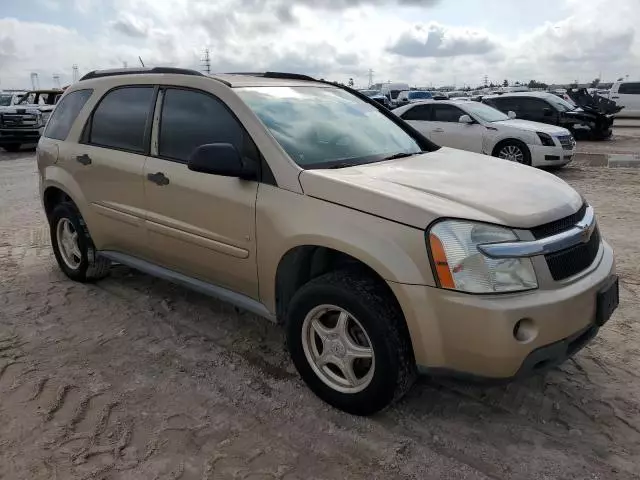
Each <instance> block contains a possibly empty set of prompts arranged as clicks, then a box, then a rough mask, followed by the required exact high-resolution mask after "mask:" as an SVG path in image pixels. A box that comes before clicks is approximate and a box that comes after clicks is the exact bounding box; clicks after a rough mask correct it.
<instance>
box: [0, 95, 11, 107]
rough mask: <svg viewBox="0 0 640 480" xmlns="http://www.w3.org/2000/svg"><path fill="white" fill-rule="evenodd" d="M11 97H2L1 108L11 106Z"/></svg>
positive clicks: (0, 96)
mask: <svg viewBox="0 0 640 480" xmlns="http://www.w3.org/2000/svg"><path fill="white" fill-rule="evenodd" d="M11 98H12V96H11V95H0V107H8V106H10V105H11Z"/></svg>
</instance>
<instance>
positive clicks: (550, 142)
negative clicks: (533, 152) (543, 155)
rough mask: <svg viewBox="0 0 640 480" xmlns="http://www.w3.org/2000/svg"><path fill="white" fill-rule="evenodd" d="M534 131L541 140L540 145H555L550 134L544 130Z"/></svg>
mask: <svg viewBox="0 0 640 480" xmlns="http://www.w3.org/2000/svg"><path fill="white" fill-rule="evenodd" d="M536 133H537V134H538V138H539V139H540V141H541V142H542V145H544V146H545V147H555V146H556V144H555V142H554V141H553V138H551V135H548V134H546V133H544V132H536Z"/></svg>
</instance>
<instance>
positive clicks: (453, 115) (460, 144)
mask: <svg viewBox="0 0 640 480" xmlns="http://www.w3.org/2000/svg"><path fill="white" fill-rule="evenodd" d="M463 115H467V114H466V112H464V111H463V110H462V109H460V108H458V107H456V106H455V105H449V104H436V105H433V114H432V122H431V140H433V141H434V142H435V143H437V144H438V145H444V146H446V147H451V148H458V149H460V150H467V151H470V152H477V153H482V134H483V133H484V127H483V126H482V125H479V124H477V123H471V124H468V123H460V117H461V116H463Z"/></svg>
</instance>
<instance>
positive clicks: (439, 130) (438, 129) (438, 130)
mask: <svg viewBox="0 0 640 480" xmlns="http://www.w3.org/2000/svg"><path fill="white" fill-rule="evenodd" d="M431 131H432V132H433V133H444V130H443V129H442V128H434V129H433V130H431Z"/></svg>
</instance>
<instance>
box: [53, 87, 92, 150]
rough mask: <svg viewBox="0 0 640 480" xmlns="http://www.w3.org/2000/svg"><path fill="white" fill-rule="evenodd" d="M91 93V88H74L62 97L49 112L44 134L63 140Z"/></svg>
mask: <svg viewBox="0 0 640 480" xmlns="http://www.w3.org/2000/svg"><path fill="white" fill-rule="evenodd" d="M92 93H93V90H89V89H87V90H76V91H75V92H71V93H69V94H68V95H67V96H66V97H64V98H63V99H62V101H61V102H60V103H59V104H58V106H57V107H56V108H55V110H54V111H53V113H52V114H51V118H50V119H49V123H47V128H46V129H45V131H44V136H45V137H47V138H53V139H55V140H65V139H66V138H67V135H69V131H70V130H71V126H72V125H73V122H75V120H76V117H77V116H78V114H79V113H80V110H82V107H84V104H85V103H87V100H89V97H91V94H92Z"/></svg>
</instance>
